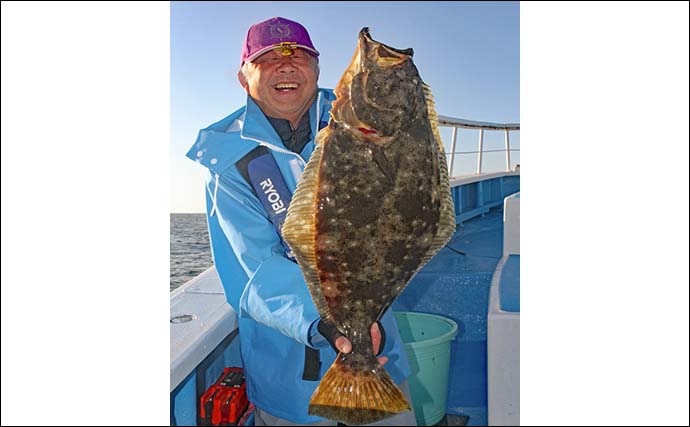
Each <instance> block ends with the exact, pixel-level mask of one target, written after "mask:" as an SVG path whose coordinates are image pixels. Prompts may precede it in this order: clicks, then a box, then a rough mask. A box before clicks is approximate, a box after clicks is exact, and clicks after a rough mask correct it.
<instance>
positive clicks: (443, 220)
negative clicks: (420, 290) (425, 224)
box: [417, 83, 455, 271]
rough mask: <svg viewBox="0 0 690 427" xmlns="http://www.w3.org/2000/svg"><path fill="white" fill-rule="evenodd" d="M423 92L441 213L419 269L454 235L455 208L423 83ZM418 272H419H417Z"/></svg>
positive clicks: (429, 96)
mask: <svg viewBox="0 0 690 427" xmlns="http://www.w3.org/2000/svg"><path fill="white" fill-rule="evenodd" d="M422 88H423V90H424V98H425V99H426V107H427V112H428V115H429V122H430V123H431V131H432V133H433V135H434V139H435V140H436V147H437V149H438V151H437V153H438V161H439V180H440V186H439V187H440V188H439V191H440V193H441V194H440V196H441V212H440V218H439V226H438V230H437V232H436V236H435V237H434V241H433V242H432V244H431V247H430V248H429V250H428V251H427V253H426V255H425V256H424V258H423V260H422V263H421V265H420V267H419V268H420V269H421V268H422V266H424V265H425V264H426V263H427V262H429V260H430V259H431V258H432V257H433V256H434V255H436V253H437V252H438V251H440V250H441V248H443V247H444V246H445V245H446V243H448V241H450V238H451V237H452V236H453V233H455V208H454V206H453V198H452V196H451V192H450V176H449V173H448V162H447V160H446V150H445V148H444V147H443V140H442V139H441V134H440V133H439V131H438V114H437V113H436V106H435V104H434V97H433V95H432V94H431V88H430V87H429V86H428V85H427V84H426V83H424V84H423V85H422ZM417 271H419V270H417Z"/></svg>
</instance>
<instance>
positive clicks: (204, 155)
mask: <svg viewBox="0 0 690 427" xmlns="http://www.w3.org/2000/svg"><path fill="white" fill-rule="evenodd" d="M334 99H335V96H334V95H333V91H331V90H328V89H319V90H318V91H317V96H316V100H315V101H314V102H313V103H312V105H311V106H310V107H309V120H310V123H311V127H312V135H313V136H315V135H316V134H317V132H318V129H319V122H324V121H328V111H329V110H330V105H331V101H333V100H334ZM259 144H262V145H269V148H272V149H277V150H279V151H286V152H288V151H289V150H288V149H287V148H286V147H285V146H284V145H283V142H282V141H281V139H280V137H279V136H278V134H277V133H276V131H275V129H273V126H272V125H271V123H270V122H269V121H268V119H267V118H266V116H265V115H264V113H263V111H261V109H260V108H259V106H258V105H257V104H256V102H255V101H254V100H253V99H252V98H251V97H249V96H247V103H246V106H245V107H242V108H240V109H239V110H237V111H235V112H234V113H232V114H231V115H229V116H228V117H226V118H224V119H222V120H220V121H219V122H216V123H214V124H212V125H210V126H208V127H207V128H205V129H202V130H200V131H199V135H198V136H197V139H196V142H195V143H194V145H192V147H191V148H190V150H189V151H188V152H187V157H189V158H190V159H192V160H194V161H196V162H198V163H201V164H202V165H204V166H206V167H207V168H208V169H210V170H211V171H213V172H215V173H222V171H223V170H225V169H227V168H228V167H230V166H232V165H233V164H234V163H235V162H237V161H238V160H239V159H241V158H242V157H243V156H244V155H245V154H247V153H248V152H249V151H251V150H253V149H254V148H256V147H257V146H258V145H259Z"/></svg>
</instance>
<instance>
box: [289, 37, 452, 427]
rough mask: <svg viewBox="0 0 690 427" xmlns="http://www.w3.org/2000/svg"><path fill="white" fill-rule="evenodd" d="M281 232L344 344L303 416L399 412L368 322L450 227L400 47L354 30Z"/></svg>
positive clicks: (443, 170) (415, 82)
mask: <svg viewBox="0 0 690 427" xmlns="http://www.w3.org/2000/svg"><path fill="white" fill-rule="evenodd" d="M335 93H336V95H337V99H336V101H335V102H334V104H333V108H332V110H331V120H330V122H329V125H328V127H327V128H325V129H324V130H322V131H321V132H320V133H319V134H318V136H317V141H316V145H317V146H316V149H315V152H314V154H313V155H312V158H311V159H310V161H309V163H308V164H307V167H306V168H305V172H304V176H303V180H302V181H301V182H300V184H299V185H298V188H297V191H296V192H295V197H293V202H292V203H291V205H290V208H289V209H288V215H287V219H286V222H285V227H284V229H283V231H284V235H285V238H286V241H287V242H288V243H289V244H290V246H291V247H292V248H293V250H294V252H295V255H296V258H297V261H298V263H299V264H300V266H301V267H302V270H303V272H304V274H305V278H306V281H307V285H308V286H309V290H310V293H311V295H312V297H313V299H314V302H315V304H316V306H317V309H318V310H319V313H320V314H321V317H322V318H324V319H326V320H328V321H331V322H332V323H334V324H335V325H336V327H337V328H338V329H339V330H340V331H341V332H342V333H343V334H344V335H345V336H346V337H348V338H349V339H350V341H351V342H352V352H351V353H348V354H342V353H341V354H339V355H338V357H337V359H336V362H335V363H334V365H333V366H332V367H331V369H329V371H328V372H327V373H326V374H325V375H324V378H323V379H322V381H321V383H320V385H319V387H318V388H317V390H316V391H315V392H314V395H313V396H312V399H311V402H310V408H309V413H310V414H314V415H319V416H323V417H325V418H330V419H334V420H338V421H342V422H345V423H346V424H366V423H371V422H374V421H377V420H380V419H383V418H385V417H387V416H390V415H392V414H395V413H398V412H402V411H404V410H407V409H409V405H408V403H407V401H406V399H405V397H404V396H403V395H402V393H401V392H400V390H399V389H398V388H397V386H395V383H394V382H393V381H392V379H391V378H390V377H389V376H388V374H387V373H386V371H385V369H384V368H383V367H382V366H381V365H380V364H379V363H378V361H377V360H376V358H375V356H374V354H373V352H372V343H371V336H370V333H369V329H370V326H371V325H372V323H374V322H375V321H376V320H377V319H378V318H379V317H380V315H381V314H382V313H383V312H384V311H385V310H386V309H387V308H388V307H389V306H390V305H391V304H392V303H393V301H394V300H395V298H396V297H397V296H398V295H399V294H400V293H401V292H402V290H403V289H404V287H405V286H406V285H407V283H408V282H409V281H410V279H411V278H412V277H413V276H414V274H415V273H416V272H417V271H419V269H420V268H421V267H422V266H423V265H424V264H426V263H427V262H428V261H429V260H430V259H431V257H432V256H433V255H434V254H435V253H436V252H438V251H439V250H440V249H441V248H442V247H443V245H445V244H446V243H447V241H448V240H449V238H450V236H451V235H452V234H453V232H454V231H455V214H454V212H453V204H452V200H451V197H450V185H449V179H448V171H447V166H446V160H445V153H444V149H443V145H442V143H441V139H440V136H439V134H438V129H437V117H436V113H435V111H434V108H433V101H432V99H431V92H430V90H429V89H428V87H426V85H424V83H423V82H422V80H421V78H420V77H419V72H418V70H417V68H416V66H415V65H414V63H413V62H412V50H411V49H407V50H398V49H394V48H391V47H389V46H386V45H384V44H382V43H379V42H376V41H374V40H373V39H372V38H371V36H370V34H369V31H368V29H367V28H364V29H363V30H362V31H361V32H360V34H359V40H358V48H357V50H356V52H355V56H354V58H353V61H352V63H351V64H350V66H349V67H348V69H347V70H346V71H345V73H344V74H343V77H342V78H341V80H340V82H339V83H338V85H337V87H336V89H335Z"/></svg>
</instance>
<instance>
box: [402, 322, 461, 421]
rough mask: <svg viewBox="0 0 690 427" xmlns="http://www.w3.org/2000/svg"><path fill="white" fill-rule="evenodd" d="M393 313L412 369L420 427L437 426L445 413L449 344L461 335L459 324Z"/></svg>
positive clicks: (413, 393) (411, 387) (411, 384)
mask: <svg viewBox="0 0 690 427" xmlns="http://www.w3.org/2000/svg"><path fill="white" fill-rule="evenodd" d="M393 314H394V315H395V319H396V321H397V322H398V329H399V330H400V336H401V337H402V340H403V344H404V348H405V353H406V354H407V358H408V360H409V362H410V369H411V370H412V373H411V375H410V377H409V378H408V382H409V385H410V394H411V395H412V405H413V406H414V411H415V414H416V416H417V425H420V426H431V425H434V424H436V423H438V422H439V421H441V419H443V416H444V415H445V414H446V402H447V399H448V369H449V367H450V342H451V341H452V340H453V339H454V338H455V336H456V335H457V334H458V325H457V323H455V322H454V321H453V320H451V319H447V318H445V317H442V316H438V315H435V314H427V313H415V312H411V311H403V312H396V313H393Z"/></svg>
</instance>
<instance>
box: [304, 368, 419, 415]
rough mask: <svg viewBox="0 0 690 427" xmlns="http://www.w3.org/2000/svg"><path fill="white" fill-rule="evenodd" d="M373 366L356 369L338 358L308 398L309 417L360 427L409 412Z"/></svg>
mask: <svg viewBox="0 0 690 427" xmlns="http://www.w3.org/2000/svg"><path fill="white" fill-rule="evenodd" d="M376 364H377V366H376V368H374V369H356V368H353V367H352V366H348V363H347V362H346V361H345V362H344V361H343V360H342V358H341V355H338V357H337V358H336V360H335V362H334V363H333V365H332V366H331V367H330V368H329V369H328V371H326V373H325V374H324V376H323V379H322V380H321V382H320V383H319V386H318V387H317V388H316V391H314V394H312V396H311V401H310V402H309V415H316V416H319V417H323V418H328V419H331V420H336V421H340V422H343V423H345V424H347V425H362V424H369V423H373V422H376V421H379V420H382V419H384V418H387V417H389V416H391V415H395V414H397V413H400V412H403V411H407V410H410V404H409V403H408V401H407V399H406V398H405V395H403V393H402V392H401V391H400V389H399V388H398V386H396V385H395V382H393V379H392V378H391V377H390V375H388V372H386V370H385V369H384V368H383V367H382V366H381V365H379V364H378V362H376Z"/></svg>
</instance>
